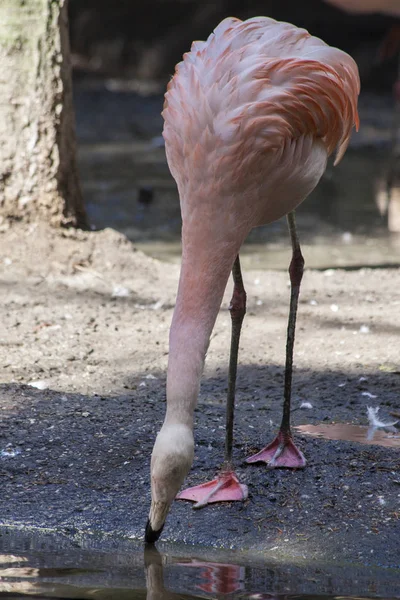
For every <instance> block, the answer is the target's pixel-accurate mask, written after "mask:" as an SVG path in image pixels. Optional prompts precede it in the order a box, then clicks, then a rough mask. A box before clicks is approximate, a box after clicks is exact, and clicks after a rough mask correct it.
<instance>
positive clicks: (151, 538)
mask: <svg viewBox="0 0 400 600" xmlns="http://www.w3.org/2000/svg"><path fill="white" fill-rule="evenodd" d="M163 529H164V525H162V526H161V527H160V529H157V530H156V531H155V530H154V529H153V528H152V526H151V524H150V519H147V523H146V532H145V534H144V541H145V542H146V544H155V543H156V541H157V540H158V538H159V537H160V535H161V533H162V530H163Z"/></svg>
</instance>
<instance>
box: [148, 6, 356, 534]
mask: <svg viewBox="0 0 400 600" xmlns="http://www.w3.org/2000/svg"><path fill="white" fill-rule="evenodd" d="M358 93H359V77H358V69H357V66H356V64H355V62H354V61H353V60H352V58H350V56H348V55H347V54H346V53H344V52H342V51H340V50H338V49H335V48H331V47H329V46H328V45H326V44H325V43H324V42H323V41H321V40H319V39H317V38H315V37H313V36H311V35H310V34H309V33H308V32H307V31H305V30H304V29H299V28H297V27H295V26H293V25H290V24H288V23H279V22H277V21H275V20H273V19H269V18H265V17H257V18H253V19H249V20H247V21H244V22H242V21H240V20H239V19H234V18H228V19H225V20H224V21H222V23H220V24H219V25H218V27H217V28H216V29H215V31H214V32H213V33H212V34H211V35H210V37H209V38H208V40H207V41H205V42H194V43H193V45H192V48H191V51H190V52H188V53H187V54H185V55H184V58H183V61H182V62H181V63H179V64H178V65H177V67H176V72H175V75H174V77H173V78H172V80H171V81H170V83H169V85H168V90H167V93H166V96H165V105H164V111H163V116H164V119H165V125H164V138H165V145H166V153H167V158H168V163H169V166H170V170H171V173H172V175H173V176H174V178H175V180H176V182H177V185H178V190H179V195H180V200H181V210H182V221H183V228H182V250H183V255H182V267H181V276H180V282H179V289H178V296H177V302H176V307H175V311H174V317H173V321H172V326H171V332H170V352H169V364H168V378H167V413H166V417H165V421H164V424H163V427H162V430H161V432H160V434H159V435H158V437H157V440H156V444H155V447H154V450H153V455H152V506H151V510H150V517H149V523H150V524H149V528H150V529H149V531H153V532H154V531H156V530H160V528H161V527H162V525H163V523H164V520H165V516H166V514H167V512H168V509H169V505H170V503H171V502H172V500H173V498H174V497H175V494H176V493H177V492H178V490H179V488H180V486H181V484H182V482H183V479H184V477H185V476H186V474H187V471H188V469H189V468H190V465H191V462H192V457H193V435H192V430H193V411H194V408H195V405H196V402H197V395H198V389H199V382H200V377H201V373H202V369H203V363H204V358H205V354H206V350H207V346H208V343H209V338H210V334H211V331H212V328H213V326H214V322H215V319H216V316H217V313H218V310H219V307H220V304H221V300H222V296H223V293H224V289H225V286H226V283H227V280H228V277H229V274H230V271H231V269H232V265H233V262H234V260H235V257H236V255H237V254H238V252H239V248H240V246H241V244H242V242H243V241H244V239H245V237H246V236H247V234H248V233H249V231H250V230H251V229H252V228H253V227H255V226H258V225H261V224H263V223H267V222H271V221H273V220H275V219H278V218H280V217H282V216H283V215H285V214H287V213H288V212H289V211H292V210H293V209H294V208H295V207H296V206H297V205H298V204H299V203H300V202H302V200H304V198H306V197H307V196H308V194H309V193H310V192H311V191H312V190H313V189H314V187H315V186H316V185H317V183H318V181H319V179H320V177H321V176H322V174H323V172H324V170H325V167H326V161H327V157H328V155H329V154H331V153H332V152H333V151H334V150H335V148H337V156H336V162H338V161H339V160H340V158H341V157H342V156H343V154H344V152H345V150H346V148H347V145H348V142H349V138H350V134H351V130H352V128H353V126H354V124H355V125H356V126H358V115H357V97H358ZM148 537H149V539H150V538H151V537H152V535H149V536H148Z"/></svg>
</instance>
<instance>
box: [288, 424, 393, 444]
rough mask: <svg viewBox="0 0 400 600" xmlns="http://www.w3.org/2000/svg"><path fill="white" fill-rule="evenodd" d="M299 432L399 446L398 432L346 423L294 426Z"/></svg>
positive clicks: (350, 440) (328, 437)
mask: <svg viewBox="0 0 400 600" xmlns="http://www.w3.org/2000/svg"><path fill="white" fill-rule="evenodd" d="M295 429H296V430H297V431H298V432H299V433H304V434H306V435H310V436H312V437H318V438H324V439H326V440H346V441H348V442H358V443H359V444H371V445H376V446H385V447H386V448H400V432H398V433H387V432H385V431H381V430H379V429H377V428H376V427H364V426H362V425H349V424H347V423H328V424H326V425H325V424H321V425H299V426H297V427H295Z"/></svg>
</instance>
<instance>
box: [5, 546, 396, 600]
mask: <svg viewBox="0 0 400 600" xmlns="http://www.w3.org/2000/svg"><path fill="white" fill-rule="evenodd" d="M229 556H230V555H229V554H226V557H227V558H228V557H229ZM55 559H56V560H55ZM60 559H61V560H62V561H67V562H69V563H71V557H70V556H69V554H68V551H67V552H65V554H64V555H63V554H59V555H58V557H56V555H55V554H51V555H50V554H49V555H48V556H47V557H45V558H44V557H43V555H42V554H39V555H38V556H35V557H26V556H17V555H11V554H8V555H5V554H4V555H0V598H10V597H11V595H12V597H18V598H21V599H22V598H25V597H32V596H35V597H36V598H53V599H57V598H58V599H61V598H71V599H73V598H74V599H80V600H86V599H87V600H89V599H92V600H93V599H94V600H96V599H98V600H117V599H118V600H195V599H197V598H221V597H225V596H226V597H228V596H229V598H231V599H236V600H310V599H311V598H312V599H313V600H337V599H338V598H339V597H340V598H341V599H342V600H355V596H354V594H357V591H359V593H358V594H357V600H360V598H363V599H365V600H366V599H367V598H370V597H371V595H370V593H368V592H371V591H372V590H373V596H372V597H380V598H381V599H382V600H383V598H385V597H386V598H395V597H396V594H393V589H395V588H394V586H396V585H397V583H398V580H397V578H396V574H394V579H393V578H392V579H393V581H396V583H393V581H391V577H390V573H388V572H387V570H386V571H385V574H384V579H382V578H381V579H379V573H378V570H375V573H372V572H371V571H370V570H366V569H363V568H362V567H360V568H359V570H358V571H357V567H355V566H354V565H353V566H352V567H351V568H349V569H348V570H347V571H346V572H343V570H342V571H340V572H339V573H335V572H334V571H332V569H330V568H327V567H326V566H325V568H323V569H319V568H317V566H315V569H314V566H313V565H307V564H304V565H303V566H302V567H300V566H291V565H290V564H285V563H282V564H281V565H277V564H275V565H271V564H268V562H262V563H260V562H258V563H257V564H251V563H248V564H235V563H229V562H216V561H213V562H208V561H206V560H202V559H194V558H191V557H188V558H186V557H184V556H182V555H180V556H174V555H173V554H170V553H164V554H161V553H160V552H158V550H157V549H156V548H155V547H151V546H147V547H145V549H144V554H141V553H140V551H137V552H136V553H133V554H132V553H131V554H129V555H128V556H125V557H124V558H121V557H120V558H119V559H117V565H118V567H117V568H116V566H115V564H114V566H110V563H112V561H113V560H114V559H115V555H101V554H100V555H99V554H97V553H90V555H89V556H88V554H87V553H86V555H85V559H84V560H82V556H79V553H78V554H77V553H76V552H75V555H74V560H75V561H76V564H81V563H83V564H86V565H92V567H91V568H90V567H89V566H86V568H83V567H82V568H71V567H70V566H68V567H61V566H45V565H46V564H47V565H49V564H53V565H54V564H55V563H57V562H59V561H60ZM38 565H39V566H38ZM331 567H332V568H333V565H331ZM367 571H368V572H367ZM386 589H387V590H388V592H389V593H388V594H387V595H384V593H383V592H384V591H385V590H386ZM346 590H348V591H349V593H348V594H347V595H345V594H344V593H343V592H344V591H346ZM352 593H353V595H351V594H352Z"/></svg>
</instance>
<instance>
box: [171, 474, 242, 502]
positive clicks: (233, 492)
mask: <svg viewBox="0 0 400 600" xmlns="http://www.w3.org/2000/svg"><path fill="white" fill-rule="evenodd" d="M247 495H248V490H247V485H244V484H242V483H239V480H238V478H237V477H236V475H235V473H233V472H232V471H224V472H222V473H221V474H220V475H218V477H217V478H216V479H213V480H212V481H208V482H207V483H202V484H201V485H196V486H194V487H191V488H188V489H187V490H183V491H182V492H180V493H179V494H178V495H177V497H176V500H191V501H192V502H196V504H195V505H194V506H193V508H203V507H204V506H207V504H211V503H212V502H235V501H238V500H239V501H243V500H246V498H247Z"/></svg>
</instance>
